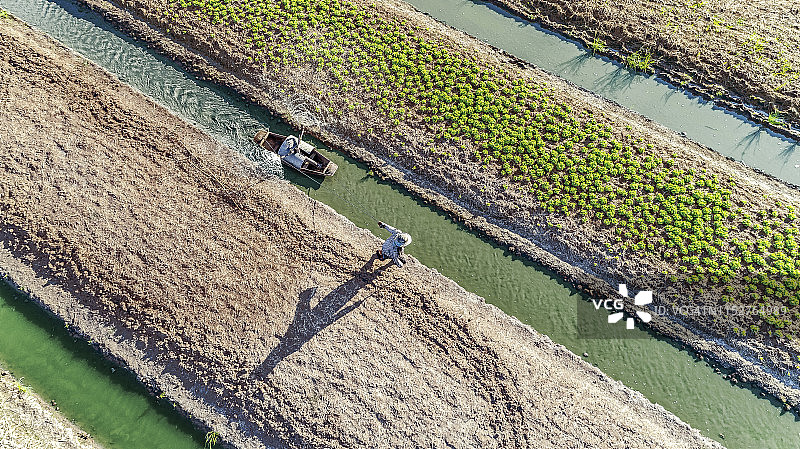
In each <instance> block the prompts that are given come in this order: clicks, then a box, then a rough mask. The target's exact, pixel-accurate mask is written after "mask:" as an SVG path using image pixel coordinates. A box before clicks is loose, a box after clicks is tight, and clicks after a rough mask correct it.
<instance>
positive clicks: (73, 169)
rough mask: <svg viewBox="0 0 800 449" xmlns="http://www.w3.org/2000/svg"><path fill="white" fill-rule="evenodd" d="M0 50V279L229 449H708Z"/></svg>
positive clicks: (466, 300) (411, 272) (150, 112)
mask: <svg viewBox="0 0 800 449" xmlns="http://www.w3.org/2000/svg"><path fill="white" fill-rule="evenodd" d="M0 50H2V51H0V55H2V56H0V81H2V82H0V98H2V101H0V118H1V120H0V140H2V142H3V145H2V146H1V147H0V171H2V174H3V175H2V176H3V180H4V181H3V183H2V185H1V186H0V210H2V214H0V220H2V222H1V223H0V230H1V231H2V232H0V236H1V237H2V247H1V248H0V266H2V267H3V269H4V270H5V271H7V272H9V273H10V274H11V275H12V277H13V278H14V280H15V282H16V283H18V284H24V285H25V286H26V288H27V289H28V290H29V291H31V292H32V297H33V298H34V299H36V300H38V301H40V302H41V303H42V304H43V305H44V306H45V307H46V308H48V309H50V310H52V311H53V312H55V313H57V314H58V315H59V316H61V317H63V318H64V319H65V320H66V321H67V323H68V324H70V325H72V326H74V327H75V328H76V329H77V330H78V331H80V332H83V333H84V334H86V335H87V336H88V337H90V338H91V339H92V340H93V341H94V342H95V343H96V344H97V345H98V346H99V347H100V349H101V350H103V351H106V352H108V353H109V355H110V356H113V357H116V358H118V359H119V361H120V362H121V363H123V364H125V365H127V366H128V367H129V368H130V369H132V370H133V371H134V372H136V373H137V374H138V376H139V377H140V379H141V380H142V381H143V382H144V383H146V384H147V385H149V386H151V387H152V388H153V389H154V390H156V391H162V392H164V393H165V394H166V395H167V397H169V398H170V399H171V400H173V401H174V402H175V403H177V404H178V405H179V406H180V408H181V409H182V410H183V411H185V412H187V413H188V414H190V415H191V416H192V417H194V419H196V420H198V421H199V422H200V423H201V424H202V425H204V426H208V427H211V428H213V429H214V430H216V431H218V432H219V433H220V435H221V436H222V438H223V439H224V440H225V441H226V442H227V443H230V444H232V445H233V446H235V447H248V448H249V447H270V446H275V447H328V448H330V447H376V446H377V447H408V446H409V445H413V446H419V447H422V446H425V447H445V446H454V447H586V446H604V445H607V444H609V442H612V441H613V442H622V441H624V442H625V444H627V445H629V446H632V447H685V448H696V447H719V445H718V444H717V443H714V442H712V441H710V440H708V439H706V438H704V437H702V436H700V435H699V433H698V432H697V431H696V430H693V429H691V428H690V427H689V426H687V425H685V424H684V423H682V422H681V421H680V420H678V419H677V418H675V417H674V416H673V415H671V414H669V413H667V412H666V411H665V410H664V409H663V408H662V407H660V406H658V405H654V404H652V403H650V402H648V401H647V400H646V399H645V398H643V397H642V396H641V395H640V394H639V393H636V392H634V391H632V390H630V389H628V388H626V387H624V386H623V385H621V384H620V383H618V382H616V381H613V380H612V379H610V378H608V377H607V376H605V375H604V374H603V373H602V372H600V371H599V370H597V369H596V368H594V367H592V366H591V365H589V364H588V363H585V362H583V361H582V360H581V359H580V358H578V357H576V356H575V355H574V354H572V353H570V352H569V351H567V350H566V349H565V348H563V347H562V346H560V345H556V344H554V343H552V342H551V341H550V340H549V339H548V338H547V337H546V336H543V335H540V334H537V333H536V332H534V331H533V330H531V329H530V328H528V327H526V326H523V325H521V324H520V323H519V322H518V321H516V320H514V319H512V318H510V317H508V316H506V315H505V314H503V313H502V312H501V311H499V310H498V309H497V308H495V307H493V306H490V305H487V304H485V303H484V302H483V301H482V300H481V298H479V297H477V296H475V295H472V294H470V293H468V292H466V291H464V290H463V289H461V288H460V287H459V286H458V285H456V284H455V283H453V282H452V281H450V280H448V279H447V278H445V277H443V276H441V275H439V274H438V273H436V272H435V271H434V270H431V269H429V268H426V267H424V266H422V265H421V264H419V263H418V262H416V261H414V260H411V261H410V263H409V264H408V265H407V267H406V268H404V269H403V270H398V269H396V268H394V267H390V266H388V265H385V264H383V263H380V262H377V261H375V260H373V259H371V256H372V254H373V253H374V250H375V248H376V247H377V245H378V244H379V243H380V241H379V240H378V239H376V238H375V237H374V236H373V235H371V234H370V233H369V232H367V231H365V230H362V229H358V228H356V227H355V226H354V225H353V224H352V223H350V222H349V221H347V220H346V219H344V218H343V217H341V216H339V215H338V214H336V213H335V212H334V211H333V210H331V209H330V208H328V207H326V206H325V205H323V204H320V203H317V202H315V201H313V200H311V199H310V198H308V197H307V196H305V195H303V194H302V193H301V192H299V191H298V190H297V189H295V188H294V187H292V186H291V185H289V184H288V183H286V182H283V181H278V180H270V179H263V180H262V181H261V182H260V183H258V184H255V185H253V179H254V176H256V173H254V172H253V171H252V170H253V169H252V167H251V166H250V165H249V164H248V163H247V161H245V160H242V159H241V158H240V157H238V156H237V155H234V154H232V153H231V152H230V151H229V150H227V149H226V148H223V147H220V146H219V145H218V144H216V143H215V142H214V141H213V140H212V139H211V138H210V137H208V136H207V135H204V134H203V133H202V132H200V131H198V130H197V129H195V128H193V127H191V126H190V125H188V124H186V123H183V122H181V121H180V120H178V119H177V118H176V117H174V116H172V115H170V114H169V113H168V112H167V111H165V110H164V109H163V108H161V107H159V106H158V105H156V104H154V103H152V102H151V101H149V100H148V99H146V98H144V97H143V96H141V95H140V94H138V93H136V92H134V91H133V90H132V89H130V88H128V87H126V86H124V85H122V84H121V83H119V82H118V81H117V80H115V79H113V78H112V77H111V76H109V75H108V74H107V73H105V72H103V71H102V70H100V69H98V68H96V67H95V66H93V65H92V64H89V63H87V61H85V60H84V59H82V58H80V57H77V56H76V55H74V54H72V53H71V52H69V51H68V50H66V49H64V48H63V47H60V46H58V45H56V44H54V43H53V42H52V41H50V40H49V39H47V38H46V37H44V36H42V35H40V34H38V33H34V32H32V31H30V30H29V29H28V28H26V27H25V26H23V25H21V24H19V23H17V22H11V21H3V22H0ZM44 105H46V107H45V106H44Z"/></svg>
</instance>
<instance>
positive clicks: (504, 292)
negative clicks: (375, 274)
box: [0, 0, 800, 449]
mask: <svg viewBox="0 0 800 449" xmlns="http://www.w3.org/2000/svg"><path fill="white" fill-rule="evenodd" d="M0 6H1V7H3V8H5V9H7V10H9V11H10V12H11V13H12V14H14V15H16V16H17V17H19V18H21V19H22V20H25V21H26V22H28V23H29V24H31V25H32V26H34V27H35V28H38V29H40V30H43V31H44V32H46V33H48V34H50V35H51V36H53V37H55V38H56V39H58V40H60V41H61V42H63V43H64V44H65V45H67V46H69V47H71V48H73V49H74V50H76V51H77V52H79V53H81V54H83V55H84V56H86V57H87V58H89V59H91V60H93V61H95V62H96V63H97V64H99V65H100V66H102V67H104V68H106V69H107V70H109V71H110V72H112V73H114V74H116V76H118V77H119V78H121V79H123V80H124V81H126V82H127V83H129V84H131V85H132V86H134V87H135V88H137V89H139V90H140V91H142V92H143V93H145V94H146V95H148V96H150V97H151V98H153V99H155V100H156V101H158V102H159V103H161V104H162V105H164V106H166V107H167V108H169V109H171V110H172V111H173V112H175V113H176V114H178V115H180V116H181V117H183V118H184V119H186V120H188V121H190V122H193V123H196V124H197V125H198V126H200V127H201V128H203V129H205V130H206V131H208V132H209V133H210V134H212V135H213V136H215V138H217V139H219V140H220V141H221V142H224V143H226V144H229V145H231V146H232V147H234V148H236V149H238V150H240V151H243V152H244V153H245V154H247V153H248V152H249V151H250V149H251V147H250V146H249V144H248V143H247V140H248V138H249V136H250V135H251V133H252V132H253V131H254V130H255V129H256V128H258V127H265V126H268V127H270V128H272V129H274V130H275V131H278V132H282V131H286V132H290V130H289V129H288V128H287V126H286V125H285V124H283V123H278V122H276V121H274V120H273V119H271V118H270V116H269V114H268V113H266V111H264V110H262V109H259V108H255V107H252V106H249V105H246V104H243V103H241V102H240V101H238V99H237V98H238V97H237V96H235V95H232V94H231V93H230V92H227V91H226V90H224V89H220V88H217V87H216V86H213V85H211V84H209V83H205V82H199V81H197V80H196V79H195V78H194V77H192V76H190V75H188V74H186V73H185V72H183V71H181V70H180V69H178V68H177V67H176V66H175V65H174V64H172V63H170V62H169V61H167V60H165V59H164V58H162V57H160V56H157V55H154V54H153V53H151V52H150V51H148V50H146V49H144V48H142V47H141V46H139V45H138V44H136V43H135V42H132V41H131V40H130V39H128V38H126V37H125V36H123V35H121V34H120V33H118V32H116V31H115V30H114V29H113V28H112V27H111V26H110V25H108V24H107V23H105V22H104V21H103V20H102V19H101V18H99V17H98V16H97V15H95V14H93V13H91V12H89V11H87V10H85V9H82V8H80V7H78V6H75V4H73V3H71V2H70V1H68V0H58V1H57V2H49V1H47V0H0ZM548 36H549V35H548ZM715 126H716V125H715ZM719 126H722V125H719ZM329 154H330V155H331V157H332V159H334V161H335V162H336V163H338V164H339V166H340V168H339V171H338V172H337V174H336V176H335V177H333V178H331V179H328V180H326V181H325V182H324V183H323V185H322V187H317V186H314V185H308V184H307V183H305V182H304V181H303V179H300V178H299V177H293V176H292V174H290V173H287V175H288V177H289V179H291V180H292V181H293V182H295V183H296V184H298V186H299V187H300V188H302V189H304V190H305V191H307V192H308V193H309V195H311V196H312V197H314V198H316V199H318V200H320V201H323V202H325V203H326V204H328V205H330V206H332V207H333V208H335V209H336V210H337V211H338V212H339V213H341V214H343V215H345V216H347V217H348V218H349V219H350V220H352V221H353V222H354V223H355V224H356V225H358V226H362V227H366V228H369V229H371V230H372V232H374V233H375V234H376V235H379V236H383V235H384V234H382V232H384V231H381V230H379V229H378V228H377V226H376V224H375V223H372V222H371V220H370V219H369V218H367V217H366V216H365V214H364V211H362V210H359V209H356V208H354V207H353V206H351V205H350V204H349V202H347V201H345V200H343V199H342V198H341V197H340V196H339V195H342V196H345V197H346V198H351V199H354V198H357V199H358V201H359V202H360V203H363V204H364V205H365V207H366V208H367V209H368V212H369V213H371V214H372V215H375V216H378V217H380V218H381V219H383V220H384V221H386V222H389V223H393V224H396V225H397V226H399V227H401V228H402V229H404V230H407V231H409V232H410V233H411V234H412V235H414V244H413V245H412V246H411V247H410V249H409V252H410V253H411V254H413V255H414V256H415V257H417V258H418V259H420V260H421V261H422V262H423V263H425V264H426V265H428V266H431V267H434V268H436V269H437V270H439V271H440V272H442V273H443V274H444V275H446V276H448V277H450V278H452V279H454V280H455V281H456V282H458V283H459V284H460V285H462V286H463V287H464V288H466V289H467V290H470V291H473V292H475V293H477V294H479V295H481V296H483V297H484V298H486V300H487V301H489V302H491V303H493V304H495V305H497V306H498V307H500V308H501V309H503V310H504V311H505V312H506V313H508V314H510V315H514V316H516V317H517V318H519V319H520V320H521V321H523V322H525V323H527V324H530V325H531V326H533V327H534V328H535V329H537V330H538V331H540V332H543V333H545V334H547V335H549V336H550V337H551V338H552V339H553V340H554V341H556V342H559V343H561V344H564V345H565V346H567V347H568V348H569V349H571V350H572V351H573V352H576V353H578V354H581V353H583V352H588V353H589V357H588V360H589V361H590V362H592V363H594V364H596V365H597V366H598V367H600V369H602V370H603V371H604V372H606V373H607V374H609V375H610V376H611V377H613V378H615V379H618V380H620V381H621V382H623V383H625V384H626V385H628V386H629V387H631V388H634V389H636V390H638V391H640V392H642V393H643V394H644V395H645V396H647V397H648V398H649V399H650V400H651V401H653V402H656V403H658V404H661V405H663V406H664V407H665V408H666V409H667V410H669V411H671V412H672V413H674V414H675V415H677V416H678V417H680V418H681V419H683V420H684V421H686V422H687V423H689V424H691V425H692V426H694V427H696V428H697V429H699V430H700V431H701V432H703V434H705V435H707V436H709V437H711V438H714V439H717V440H719V441H721V442H722V443H723V444H725V445H726V446H728V447H730V448H743V449H744V448H751V447H762V448H773V447H774V448H785V447H795V446H796V445H797V441H800V419H798V418H796V417H795V415H793V414H791V413H784V412H782V410H781V409H780V408H779V407H778V405H779V404H777V403H776V402H774V401H771V400H769V399H766V398H762V397H761V396H760V395H759V394H758V393H757V392H753V391H751V390H748V389H744V388H741V387H738V386H733V385H731V384H730V383H729V382H728V381H726V380H724V379H723V378H722V377H721V376H720V375H718V374H716V373H715V372H714V370H713V368H712V367H710V366H709V365H707V364H706V363H705V362H703V361H698V360H695V359H694V357H692V356H691V355H690V354H689V353H687V352H685V351H682V350H680V348H679V347H678V346H674V345H673V344H671V343H670V342H669V341H666V340H662V339H658V338H653V337H652V336H650V335H647V334H645V333H643V332H642V331H638V330H634V331H630V332H631V333H632V334H630V335H629V337H630V336H636V337H640V338H625V339H582V338H579V336H578V334H577V330H576V328H577V308H578V305H579V304H586V301H583V300H582V299H581V297H580V296H579V295H578V294H577V293H576V292H575V291H574V290H571V289H570V288H568V287H567V286H565V285H563V284H561V283H559V282H558V281H557V279H556V278H555V277H554V276H553V275H552V274H551V273H549V272H548V271H547V270H544V269H542V268H541V267H538V266H535V265H533V264H531V263H528V262H525V261H523V260H520V259H518V258H515V257H513V256H511V255H509V254H508V253H507V252H506V251H504V250H503V249H502V248H499V247H497V246H495V245H492V244H491V243H489V242H487V241H485V240H483V239H481V238H479V237H476V236H475V235H474V234H471V233H470V232H468V231H466V230H465V229H463V227H461V226H460V225H457V224H455V223H453V222H452V221H450V220H449V219H447V218H446V217H445V216H444V215H443V214H441V213H439V212H437V211H435V210H433V209H431V208H429V207H427V206H425V205H422V204H420V203H419V202H418V201H416V200H415V199H413V198H412V197H411V196H409V195H408V194H407V193H406V192H404V191H402V190H399V189H397V188H396V187H394V186H392V185H389V184H387V183H383V182H381V181H379V180H377V179H376V178H375V177H373V176H370V175H369V173H368V172H367V171H366V170H365V169H364V167H363V166H362V165H360V164H358V163H356V162H354V161H353V160H351V159H349V158H347V157H345V156H343V155H342V154H339V153H337V152H335V151H330V152H329ZM3 338H5V337H3ZM13 357H15V355H14V354H8V353H6V352H4V350H3V349H2V348H1V347H0V359H2V360H7V359H8V360H7V361H8V362H9V363H10V364H13V362H14V360H13ZM19 375H24V376H26V379H28V378H29V376H30V377H31V378H32V377H35V376H37V375H38V373H37V371H36V370H33V371H31V372H25V373H22V372H21V373H19ZM45 375H51V374H45ZM75 381H76V382H77V381H79V379H75ZM63 382H64V383H69V382H70V380H69V379H65V380H64V381H63ZM61 393H62V392H60V391H59V392H58V394H61ZM54 394H55V393H54ZM63 394H68V392H64V393H63ZM57 400H59V399H57ZM59 401H60V402H61V401H63V399H60V400H59ZM99 402H106V401H99ZM108 407H109V412H108V414H114V413H115V410H118V409H120V408H122V409H125V408H126V407H127V405H126V403H125V402H124V401H120V402H117V403H113V404H108ZM82 419H83V418H80V419H79V420H82ZM87 422H88V421H87ZM90 425H94V426H96V427H98V428H99V427H101V426H100V425H97V424H90ZM103 426H105V427H106V428H108V429H113V426H114V424H113V423H110V424H103ZM720 435H724V438H722V437H721V436H720ZM152 446H154V447H158V446H156V445H152ZM114 447H136V446H130V445H124V444H119V445H115V446H114ZM170 447H171V446H170Z"/></svg>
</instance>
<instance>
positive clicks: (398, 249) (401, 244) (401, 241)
mask: <svg viewBox="0 0 800 449" xmlns="http://www.w3.org/2000/svg"><path fill="white" fill-rule="evenodd" d="M378 226H380V227H382V228H383V229H386V230H387V231H389V232H390V233H391V234H392V235H391V236H389V238H388V239H386V241H385V242H383V246H382V247H381V249H379V250H378V252H377V255H378V259H380V260H386V259H392V260H393V261H394V263H395V265H397V266H398V267H402V266H403V263H405V261H404V260H403V248H405V247H406V246H408V244H409V243H411V236H410V235H408V234H406V233H405V232H403V231H401V230H399V229H397V228H393V227H391V226H389V225H387V224H386V223H384V222H382V221H379V222H378Z"/></svg>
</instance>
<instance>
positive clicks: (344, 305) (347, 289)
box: [252, 255, 392, 378]
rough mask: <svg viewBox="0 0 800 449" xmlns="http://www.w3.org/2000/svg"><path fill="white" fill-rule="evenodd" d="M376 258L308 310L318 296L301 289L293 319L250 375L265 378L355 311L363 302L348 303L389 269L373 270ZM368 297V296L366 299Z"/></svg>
mask: <svg viewBox="0 0 800 449" xmlns="http://www.w3.org/2000/svg"><path fill="white" fill-rule="evenodd" d="M376 259H377V258H376V257H375V255H373V256H372V258H371V259H369V260H368V261H367V263H366V264H364V266H362V267H361V269H360V270H359V272H358V274H356V276H354V277H353V278H352V279H350V280H349V281H347V282H345V283H344V284H342V285H340V286H338V287H336V288H335V289H333V291H331V292H330V293H328V294H327V295H326V296H325V297H324V298H322V299H320V300H319V302H318V303H317V305H316V306H314V307H311V300H312V299H313V298H314V296H315V295H316V293H317V287H311V288H308V289H306V290H303V291H302V292H301V293H300V295H299V300H298V302H297V308H296V309H295V312H294V319H293V320H292V322H291V324H289V328H288V329H286V333H285V334H284V335H283V336H282V337H280V342H279V343H278V346H276V347H275V349H273V350H272V352H270V353H269V355H268V356H267V358H266V359H264V362H262V363H261V365H259V366H258V368H256V369H255V370H253V374H252V375H253V376H257V377H262V378H267V377H269V376H270V374H272V371H274V370H275V367H276V366H278V364H279V363H280V362H281V361H282V360H283V359H285V358H286V357H289V356H290V355H292V354H294V353H295V352H297V351H299V350H300V348H302V347H303V345H304V344H305V343H306V342H308V341H309V340H311V339H312V338H314V336H315V335H317V334H318V333H319V332H320V331H322V330H323V329H325V328H326V327H328V326H330V325H331V324H333V323H335V322H336V321H337V320H338V319H339V318H342V317H343V316H345V315H347V314H348V313H350V312H351V311H353V310H354V309H356V308H358V306H360V305H361V303H362V302H364V300H365V299H366V298H364V299H361V300H359V301H356V302H354V303H352V304H349V303H350V301H351V300H352V299H353V298H355V297H356V295H358V293H359V292H360V291H361V290H362V289H363V288H364V287H366V286H368V285H370V284H372V282H373V281H374V280H375V279H377V278H378V277H379V276H380V275H381V273H383V272H384V271H385V270H386V269H387V268H389V267H390V266H392V263H388V264H386V265H383V266H381V267H378V268H377V269H373V268H372V265H373V264H374V262H375V260H376ZM369 296H370V295H368V296H367V297H369Z"/></svg>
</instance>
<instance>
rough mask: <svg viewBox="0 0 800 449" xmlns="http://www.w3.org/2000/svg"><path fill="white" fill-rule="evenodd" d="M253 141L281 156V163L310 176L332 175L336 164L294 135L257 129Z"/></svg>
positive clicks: (336, 166)
mask: <svg viewBox="0 0 800 449" xmlns="http://www.w3.org/2000/svg"><path fill="white" fill-rule="evenodd" d="M253 142H255V143H256V144H257V145H259V146H260V147H261V148H263V149H265V150H269V151H272V152H273V153H275V154H277V155H278V157H280V158H281V162H283V165H287V166H289V167H292V168H293V169H295V170H297V171H299V172H301V173H305V174H307V175H311V176H333V174H334V173H336V169H337V168H339V166H338V165H336V164H334V163H333V162H331V160H330V159H328V158H327V157H325V156H323V155H322V153H320V152H319V151H317V149H316V148H314V147H313V146H312V145H311V144H310V143H308V142H304V141H302V140H300V138H298V137H296V136H284V135H281V134H276V133H273V132H270V131H269V130H266V129H262V130H259V131H258V132H257V133H256V135H255V137H253Z"/></svg>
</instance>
